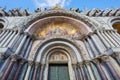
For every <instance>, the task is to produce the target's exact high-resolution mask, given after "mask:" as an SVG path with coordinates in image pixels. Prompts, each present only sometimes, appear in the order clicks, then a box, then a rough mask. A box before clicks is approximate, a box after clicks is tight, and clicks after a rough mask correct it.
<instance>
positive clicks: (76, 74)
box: [74, 65, 79, 80]
mask: <svg viewBox="0 0 120 80" xmlns="http://www.w3.org/2000/svg"><path fill="white" fill-rule="evenodd" d="M74 71H75V76H76V80H79V78H78V73H77V70H76V65H74Z"/></svg>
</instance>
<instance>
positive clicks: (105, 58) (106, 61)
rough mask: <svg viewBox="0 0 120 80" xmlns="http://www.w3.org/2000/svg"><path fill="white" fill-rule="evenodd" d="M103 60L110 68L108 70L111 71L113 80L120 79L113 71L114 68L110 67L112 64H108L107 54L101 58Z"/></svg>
mask: <svg viewBox="0 0 120 80" xmlns="http://www.w3.org/2000/svg"><path fill="white" fill-rule="evenodd" d="M101 59H102V60H103V62H104V63H105V64H106V65H107V66H108V68H109V69H110V72H111V73H112V75H113V77H114V79H115V80H120V77H119V76H118V74H117V73H116V72H115V70H114V68H113V67H112V65H111V64H110V61H109V57H108V56H104V57H102V58H101Z"/></svg>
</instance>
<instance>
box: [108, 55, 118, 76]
mask: <svg viewBox="0 0 120 80" xmlns="http://www.w3.org/2000/svg"><path fill="white" fill-rule="evenodd" d="M109 60H110V63H111V65H112V66H113V68H114V69H115V71H116V73H117V74H118V75H119V77H120V66H119V64H118V63H117V61H116V60H115V59H114V58H112V57H111V56H110V57H109Z"/></svg>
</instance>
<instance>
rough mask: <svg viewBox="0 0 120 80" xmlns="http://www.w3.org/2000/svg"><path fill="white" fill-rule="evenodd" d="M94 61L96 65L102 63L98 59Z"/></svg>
mask: <svg viewBox="0 0 120 80" xmlns="http://www.w3.org/2000/svg"><path fill="white" fill-rule="evenodd" d="M92 61H93V62H94V63H96V64H100V62H101V61H100V59H98V58H97V59H93V60H92Z"/></svg>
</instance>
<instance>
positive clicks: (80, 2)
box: [0, 0, 120, 12]
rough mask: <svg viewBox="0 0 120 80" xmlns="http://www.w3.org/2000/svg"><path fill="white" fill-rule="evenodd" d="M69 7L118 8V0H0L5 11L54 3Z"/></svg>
mask: <svg viewBox="0 0 120 80" xmlns="http://www.w3.org/2000/svg"><path fill="white" fill-rule="evenodd" d="M56 4H57V5H59V6H61V7H63V8H66V9H69V8H71V7H73V8H79V9H80V10H82V11H84V10H86V9H87V10H91V9H95V8H100V9H102V10H104V9H107V8H110V9H115V8H120V0H0V8H1V7H5V6H6V9H7V11H8V10H10V9H13V8H21V9H22V10H24V9H26V8H27V9H28V8H29V11H31V12H32V11H34V9H36V8H38V7H39V8H48V7H50V8H51V7H53V6H55V5H56Z"/></svg>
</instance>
